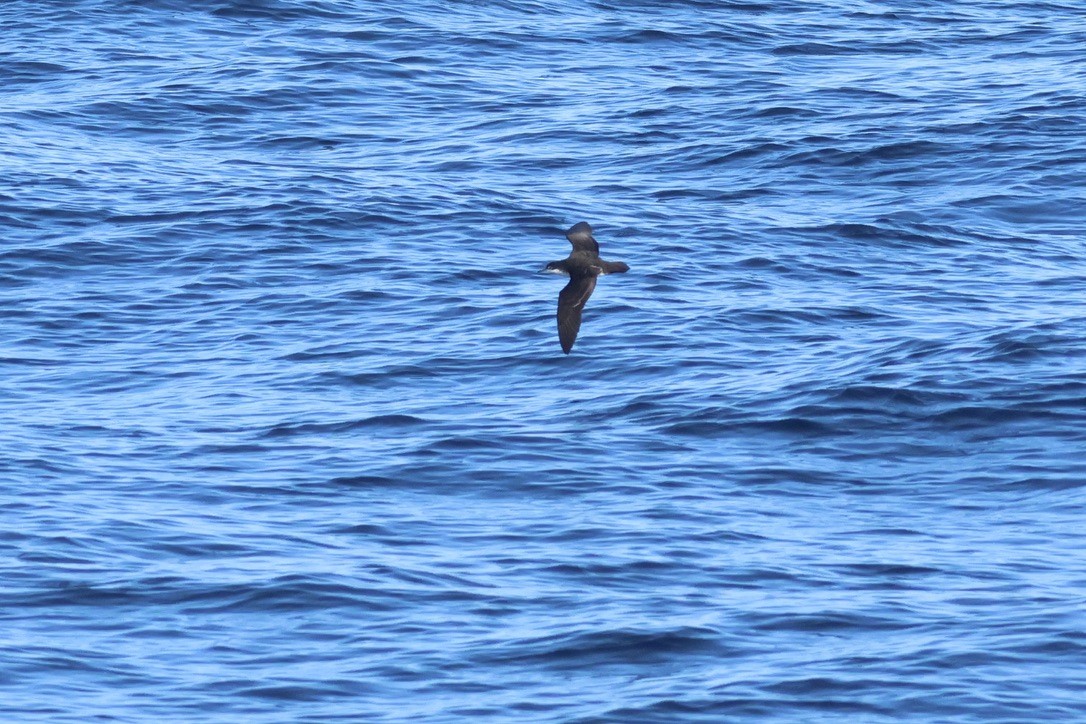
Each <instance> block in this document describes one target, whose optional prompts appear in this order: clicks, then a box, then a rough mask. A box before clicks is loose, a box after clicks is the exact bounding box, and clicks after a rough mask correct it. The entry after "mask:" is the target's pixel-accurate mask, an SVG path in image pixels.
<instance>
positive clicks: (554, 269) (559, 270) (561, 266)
mask: <svg viewBox="0 0 1086 724" xmlns="http://www.w3.org/2000/svg"><path fill="white" fill-rule="evenodd" d="M539 271H540V273H542V274H569V272H568V271H567V270H566V263H565V262H564V261H552V262H551V263H550V264H547V266H545V267H543V268H542V269H540V270H539Z"/></svg>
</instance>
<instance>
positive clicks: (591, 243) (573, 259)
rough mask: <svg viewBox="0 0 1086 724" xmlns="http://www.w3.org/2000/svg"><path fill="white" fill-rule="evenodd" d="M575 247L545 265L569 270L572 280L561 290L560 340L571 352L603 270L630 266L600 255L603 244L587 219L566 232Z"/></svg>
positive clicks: (617, 271)
mask: <svg viewBox="0 0 1086 724" xmlns="http://www.w3.org/2000/svg"><path fill="white" fill-rule="evenodd" d="M566 238H567V239H569V243H570V244H572V245H573V251H571V252H570V254H569V256H568V257H566V258H565V259H563V260H561V261H552V262H551V263H550V264H547V266H546V268H545V269H543V271H545V272H551V273H554V274H568V275H569V283H568V284H566V286H565V288H563V289H562V291H561V292H559V293H558V341H559V342H560V343H561V345H562V351H563V352H565V353H566V354H569V351H570V350H571V349H573V342H574V341H575V340H576V339H577V332H578V331H579V330H580V329H581V312H583V311H584V305H585V302H587V301H588V298H589V297H590V296H592V291H593V290H594V289H595V288H596V278H597V277H598V276H600V275H601V274H622V273H624V272H627V271H629V270H630V267H629V266H627V265H626V264H624V263H623V262H621V261H604V260H603V259H601V258H600V245H599V244H598V243H596V240H595V238H593V236H592V227H591V226H589V225H588V224H586V223H585V222H583V221H582V222H580V223H579V224H574V225H573V226H571V227H570V229H569V231H567V232H566Z"/></svg>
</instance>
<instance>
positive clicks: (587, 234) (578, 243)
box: [566, 221, 600, 254]
mask: <svg viewBox="0 0 1086 724" xmlns="http://www.w3.org/2000/svg"><path fill="white" fill-rule="evenodd" d="M566 238H567V239H569V243H570V244H573V251H591V252H594V253H596V254H599V253H600V245H599V244H597V243H596V240H595V239H594V238H592V227H591V226H589V225H588V224H587V223H586V222H584V221H582V222H580V223H578V224H574V225H573V226H571V227H569V231H567V232H566Z"/></svg>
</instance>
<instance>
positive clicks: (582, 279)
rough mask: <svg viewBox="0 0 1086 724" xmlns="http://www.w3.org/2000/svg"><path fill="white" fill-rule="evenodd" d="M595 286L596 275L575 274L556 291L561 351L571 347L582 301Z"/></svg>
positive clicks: (581, 308)
mask: <svg viewBox="0 0 1086 724" xmlns="http://www.w3.org/2000/svg"><path fill="white" fill-rule="evenodd" d="M585 226H587V224H585ZM595 288H596V277H594V276H587V275H586V276H576V277H570V278H569V284H566V286H565V287H563V288H562V291H561V292H559V293H558V341H559V342H561V343H562V351H563V352H565V353H566V354H569V351H570V350H571V349H573V341H574V340H576V339H577V332H578V331H579V330H580V329H581V312H582V311H583V310H584V303H585V302H587V301H588V298H589V297H590V296H592V290H593V289H595Z"/></svg>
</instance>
